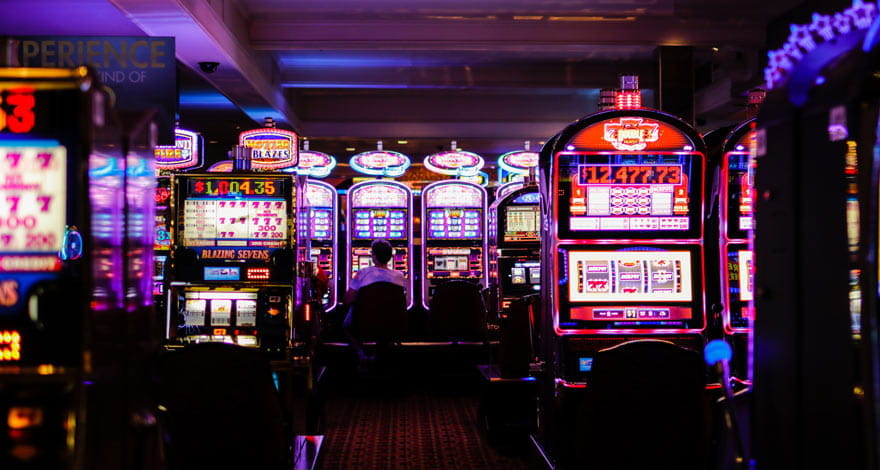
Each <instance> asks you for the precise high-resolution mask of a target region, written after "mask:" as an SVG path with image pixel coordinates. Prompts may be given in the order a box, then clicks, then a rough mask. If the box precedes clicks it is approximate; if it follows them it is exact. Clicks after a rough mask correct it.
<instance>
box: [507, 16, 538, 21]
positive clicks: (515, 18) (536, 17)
mask: <svg viewBox="0 0 880 470" xmlns="http://www.w3.org/2000/svg"><path fill="white" fill-rule="evenodd" d="M513 19H514V20H524V21H538V20H543V19H544V17H543V16H514V17H513Z"/></svg>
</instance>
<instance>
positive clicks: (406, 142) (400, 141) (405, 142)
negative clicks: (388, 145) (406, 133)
mask: <svg viewBox="0 0 880 470" xmlns="http://www.w3.org/2000/svg"><path fill="white" fill-rule="evenodd" d="M408 143H409V141H408V140H398V141H397V144H398V145H406V144H408Z"/></svg>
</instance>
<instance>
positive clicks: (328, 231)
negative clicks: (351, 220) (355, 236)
mask: <svg viewBox="0 0 880 470" xmlns="http://www.w3.org/2000/svg"><path fill="white" fill-rule="evenodd" d="M306 197H307V199H308V205H309V211H310V219H309V220H310V222H309V226H310V230H311V232H310V233H311V250H310V254H309V257H310V259H311V260H312V262H313V263H315V264H316V265H317V266H318V267H319V268H321V270H323V271H324V273H325V274H326V275H327V277H328V278H329V279H330V282H329V285H328V286H327V292H326V293H324V295H323V297H322V299H321V302H322V304H323V305H324V310H325V311H330V310H332V309H333V308H335V307H336V302H337V293H336V286H337V282H336V276H337V274H338V271H337V270H336V263H337V262H338V258H337V253H338V251H337V248H338V246H337V245H338V241H337V240H338V239H337V234H338V228H337V227H338V224H339V218H338V216H337V215H338V209H337V206H338V197H337V194H336V188H334V187H333V185H330V184H328V183H324V182H323V181H316V180H313V179H310V180H309V181H308V184H307V187H306Z"/></svg>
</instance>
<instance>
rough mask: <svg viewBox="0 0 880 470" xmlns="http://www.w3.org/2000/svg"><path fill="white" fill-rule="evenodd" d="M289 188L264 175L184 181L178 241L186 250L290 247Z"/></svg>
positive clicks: (283, 182)
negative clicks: (190, 248) (180, 232)
mask: <svg viewBox="0 0 880 470" xmlns="http://www.w3.org/2000/svg"><path fill="white" fill-rule="evenodd" d="M290 184H291V182H290V181H289V180H285V179H282V178H266V177H259V178H256V177H255V178H200V177H196V178H189V179H187V184H186V186H185V187H184V188H181V189H182V190H183V191H185V194H184V197H183V203H182V207H181V213H182V216H181V218H180V222H181V226H182V227H183V230H182V236H181V237H180V238H179V240H180V241H181V243H182V244H183V245H184V246H185V247H263V248H267V247H268V248H286V247H288V246H289V244H290V241H289V237H288V233H289V229H288V226H289V224H290V212H289V211H290V209H291V208H290V207H288V203H287V199H286V198H285V195H286V194H288V193H289V191H290ZM217 275H218V276H221V274H219V273H218V274H217Z"/></svg>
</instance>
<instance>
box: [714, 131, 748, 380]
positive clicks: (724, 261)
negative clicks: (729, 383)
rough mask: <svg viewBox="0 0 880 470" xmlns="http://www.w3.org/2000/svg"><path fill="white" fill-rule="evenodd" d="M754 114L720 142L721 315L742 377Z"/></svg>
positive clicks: (744, 371)
mask: <svg viewBox="0 0 880 470" xmlns="http://www.w3.org/2000/svg"><path fill="white" fill-rule="evenodd" d="M754 143H755V120H754V119H750V120H748V121H745V122H743V123H741V124H740V125H738V126H737V127H736V128H734V129H733V130H732V131H731V132H730V133H729V134H728V135H727V137H726V138H725V139H724V142H723V144H722V146H721V150H722V156H721V162H720V164H721V166H720V175H719V179H718V181H719V183H720V188H719V189H720V194H719V197H718V202H719V208H720V210H719V211H718V212H719V213H718V217H719V218H718V220H719V223H720V226H719V238H718V241H719V251H718V254H719V257H720V258H719V260H718V266H720V267H721V292H720V293H721V296H722V297H721V307H722V308H721V321H722V327H723V331H724V335H725V337H726V338H727V339H728V342H729V343H730V344H731V347H732V348H733V349H734V357H733V359H732V361H731V374H732V375H733V376H734V377H737V378H739V379H741V380H747V379H748V378H749V377H751V373H750V372H749V363H748V361H749V358H748V351H749V334H750V332H751V322H752V321H753V320H754V313H755V307H754V296H755V288H754V269H755V260H754V252H753V251H752V247H751V239H752V233H753V230H754V194H755V190H754V176H755V167H754V159H753V158H752V154H753V153H752V152H753V150H754Z"/></svg>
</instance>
